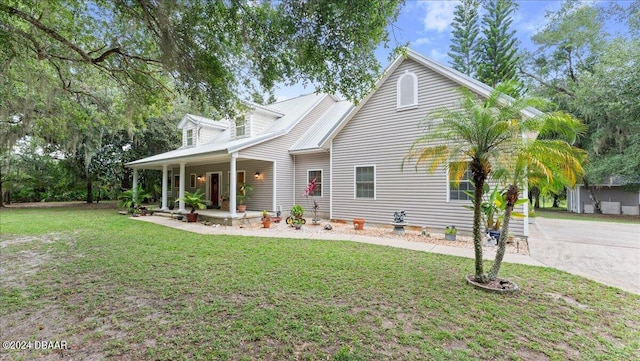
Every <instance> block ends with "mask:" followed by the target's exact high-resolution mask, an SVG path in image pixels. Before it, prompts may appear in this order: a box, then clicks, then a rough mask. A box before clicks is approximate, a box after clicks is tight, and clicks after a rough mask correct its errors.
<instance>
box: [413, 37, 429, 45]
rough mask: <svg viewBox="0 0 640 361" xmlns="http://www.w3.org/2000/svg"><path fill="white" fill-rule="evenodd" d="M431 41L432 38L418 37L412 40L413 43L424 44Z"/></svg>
mask: <svg viewBox="0 0 640 361" xmlns="http://www.w3.org/2000/svg"><path fill="white" fill-rule="evenodd" d="M429 43H431V39H429V38H418V39H416V40H414V41H412V42H411V45H422V44H429Z"/></svg>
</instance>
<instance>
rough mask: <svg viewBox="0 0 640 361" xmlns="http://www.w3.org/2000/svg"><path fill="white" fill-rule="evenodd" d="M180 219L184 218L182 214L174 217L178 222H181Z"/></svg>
mask: <svg viewBox="0 0 640 361" xmlns="http://www.w3.org/2000/svg"><path fill="white" fill-rule="evenodd" d="M182 218H184V216H183V215H182V214H179V215H177V216H176V219H177V220H179V221H181V220H182Z"/></svg>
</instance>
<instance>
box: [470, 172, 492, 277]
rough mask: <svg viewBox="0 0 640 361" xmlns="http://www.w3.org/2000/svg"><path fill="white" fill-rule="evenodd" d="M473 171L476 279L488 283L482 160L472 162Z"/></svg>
mask: <svg viewBox="0 0 640 361" xmlns="http://www.w3.org/2000/svg"><path fill="white" fill-rule="evenodd" d="M471 172H472V174H473V183H474V184H473V185H474V186H475V190H474V192H473V197H474V203H473V249H474V251H475V252H474V253H475V261H476V262H475V266H476V274H475V280H476V282H480V283H487V282H488V281H489V279H488V278H487V274H486V273H484V265H483V263H482V230H481V229H480V227H481V223H482V208H481V204H482V195H483V194H482V193H483V189H484V183H485V181H486V179H487V177H486V175H484V173H483V167H482V164H480V162H477V163H476V162H475V161H472V162H471Z"/></svg>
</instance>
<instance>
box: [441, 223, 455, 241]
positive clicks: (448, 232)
mask: <svg viewBox="0 0 640 361" xmlns="http://www.w3.org/2000/svg"><path fill="white" fill-rule="evenodd" d="M456 234H458V230H457V229H456V226H454V225H451V226H447V227H446V228H445V229H444V239H446V240H447V241H455V240H456Z"/></svg>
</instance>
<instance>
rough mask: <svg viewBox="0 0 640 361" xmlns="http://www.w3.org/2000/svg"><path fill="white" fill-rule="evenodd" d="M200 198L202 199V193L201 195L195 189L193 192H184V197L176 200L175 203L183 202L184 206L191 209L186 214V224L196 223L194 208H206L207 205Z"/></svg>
mask: <svg viewBox="0 0 640 361" xmlns="http://www.w3.org/2000/svg"><path fill="white" fill-rule="evenodd" d="M202 197H204V193H202V192H201V191H200V190H199V189H196V191H195V192H184V197H182V198H178V199H177V200H176V202H180V201H184V205H185V206H187V207H191V212H189V213H188V214H187V222H190V223H194V222H197V221H198V213H196V208H198V209H205V208H207V205H206V204H205V203H204V201H203V200H202Z"/></svg>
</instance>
